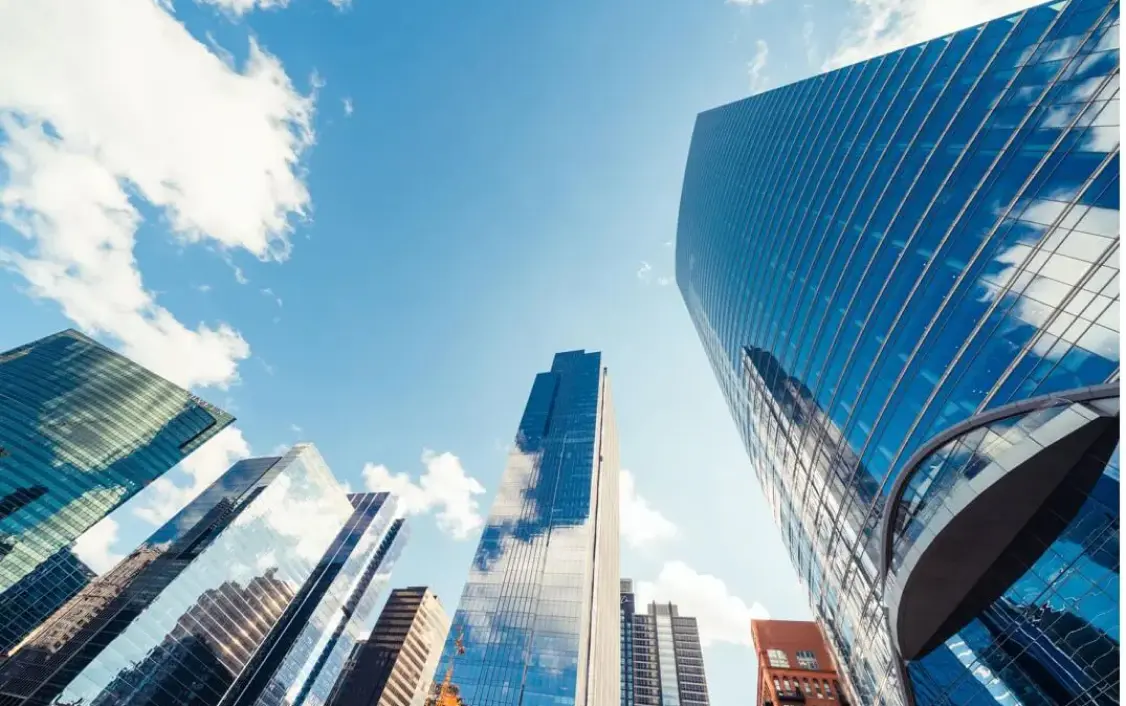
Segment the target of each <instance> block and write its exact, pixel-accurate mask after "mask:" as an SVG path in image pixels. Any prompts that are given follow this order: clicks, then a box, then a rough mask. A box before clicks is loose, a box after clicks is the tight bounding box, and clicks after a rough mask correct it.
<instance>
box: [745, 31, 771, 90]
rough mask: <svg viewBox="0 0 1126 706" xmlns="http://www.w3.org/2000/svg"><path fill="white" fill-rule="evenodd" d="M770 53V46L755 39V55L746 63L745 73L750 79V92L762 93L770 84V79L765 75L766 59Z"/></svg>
mask: <svg viewBox="0 0 1126 706" xmlns="http://www.w3.org/2000/svg"><path fill="white" fill-rule="evenodd" d="M769 55H770V47H769V46H768V45H767V43H766V42H765V41H763V40H761V39H757V40H755V55H754V57H753V58H752V59H751V62H750V63H749V64H747V75H748V76H749V77H750V79H751V94H752V95H753V94H755V93H762V92H763V91H765V90H766V89H767V88H768V87H769V86H770V79H769V78H767V76H766V60H767V57H768V56H769Z"/></svg>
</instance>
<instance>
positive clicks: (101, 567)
mask: <svg viewBox="0 0 1126 706" xmlns="http://www.w3.org/2000/svg"><path fill="white" fill-rule="evenodd" d="M118 529H119V527H118V524H117V521H116V520H114V519H113V518H112V517H104V518H102V519H101V521H99V522H98V523H96V524H95V525H94V526H93V527H91V528H90V529H88V530H86V531H85V532H83V533H82V534H81V535H80V536H79V537H78V539H76V540H74V544H73V545H71V551H73V552H74V554H75V556H77V557H78V558H79V559H81V560H82V561H84V562H85V563H86V565H87V566H89V567H90V568H91V569H93V570H94V571H95V572H96V573H98V574H104V573H105V572H107V571H109V570H110V569H112V568H113V567H114V566H116V565H117V562H119V561H121V560H122V559H123V558H125V555H124V554H118V553H117V552H115V551H113V549H112V547H113V545H114V544H116V543H117V535H118Z"/></svg>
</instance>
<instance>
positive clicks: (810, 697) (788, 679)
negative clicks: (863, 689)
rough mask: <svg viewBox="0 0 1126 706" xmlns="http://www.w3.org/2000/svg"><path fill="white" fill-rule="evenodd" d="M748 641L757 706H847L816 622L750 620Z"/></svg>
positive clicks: (823, 638)
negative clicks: (751, 645)
mask: <svg viewBox="0 0 1126 706" xmlns="http://www.w3.org/2000/svg"><path fill="white" fill-rule="evenodd" d="M751 638H752V640H753V642H754V645H755V655H756V656H757V657H758V686H757V687H756V689H755V693H756V694H758V702H757V703H760V704H765V703H771V704H778V705H779V706H781V705H782V704H794V703H797V704H807V705H808V706H835V705H836V704H840V705H841V706H848V704H849V701H848V697H847V696H846V695H845V694H844V692H842V691H841V685H840V680H839V679H838V678H837V672H836V669H834V667H833V658H832V656H831V655H830V653H829V646H828V645H826V644H825V637H824V636H823V635H822V634H821V628H819V627H818V626H817V623H811V622H806V621H801V620H752V621H751Z"/></svg>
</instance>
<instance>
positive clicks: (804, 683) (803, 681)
mask: <svg viewBox="0 0 1126 706" xmlns="http://www.w3.org/2000/svg"><path fill="white" fill-rule="evenodd" d="M802 687H803V688H804V689H805V693H807V694H808V693H809V680H808V679H802Z"/></svg>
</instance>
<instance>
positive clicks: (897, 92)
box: [794, 51, 922, 448]
mask: <svg viewBox="0 0 1126 706" xmlns="http://www.w3.org/2000/svg"><path fill="white" fill-rule="evenodd" d="M905 56H907V53H906V52H905V51H904V52H900V54H899V57H898V58H897V60H896V64H895V65H894V66H892V68H891V71H890V72H889V73H888V78H887V82H890V80H891V76H892V74H894V72H895V70H896V69H897V68H898V67H899V64H900V62H901V61H903V58H904V57H905ZM921 57H922V52H920V53H919V55H918V56H916V57H915V58H914V59H913V60H912V65H911V67H910V68H908V69H907V71H906V73H905V74H904V75H903V77H902V79H900V83H899V85H898V86H897V87H895V89H894V90H895V94H894V95H893V96H891V99H890V100H888V101H887V103H886V108H885V110H884V112H883V114H882V115H881V116H880V119H879V122H878V123H876V126H875V128H874V132H878V131H879V129H880V127H881V126H882V125H883V124H884V121H886V120H887V119H888V115H889V113H890V111H891V106H892V105H893V104H894V103H895V101H896V100H897V99H898V97H899V95H900V94H901V93H902V91H903V88H904V86H906V84H907V79H908V78H909V77H910V75H911V72H912V71H913V70H914V67H915V64H916V63H917V62H918V61H919V59H920V58H921ZM887 82H885V85H884V87H881V94H882V92H883V89H884V88H886V87H887V86H888V85H889V84H888V83H887ZM904 115H906V113H905V114H904ZM902 120H903V116H901V117H900V122H901V123H902ZM897 131H898V126H897V127H896V128H895V130H894V131H893V132H892V135H894V134H895V132H897ZM890 145H891V141H890V140H889V141H888V146H886V147H884V149H883V150H882V151H881V153H880V157H879V158H878V159H876V161H875V162H874V163H873V164H875V165H878V164H879V163H880V162H882V161H883V158H884V155H886V153H887V151H888V148H889V147H890ZM874 175H875V170H874V169H873V170H871V171H869V172H868V175H867V178H866V179H865V181H864V185H863V186H862V187H861V189H860V194H861V195H863V194H864V193H865V192H866V191H867V190H868V187H869V185H870V184H871V182H872V178H873V176H874ZM850 183H851V181H850ZM885 189H886V186H885ZM878 205H879V199H877V201H876V203H875V204H874V205H873V211H874V210H875V208H876V207H878ZM840 207H841V203H840V202H839V201H838V204H837V206H836V208H835V209H834V211H833V214H832V216H830V218H831V219H833V218H835V216H836V213H837V212H838V211H839V209H840ZM858 207H859V199H857V202H856V203H854V204H853V206H852V210H851V212H850V214H849V218H848V221H847V222H846V224H845V227H843V228H842V229H841V230H840V234H839V235H838V237H837V239H836V241H835V244H834V245H833V250H832V252H831V253H830V254H829V262H832V261H833V259H834V258H835V257H836V254H837V252H838V250H839V249H840V247H841V245H842V244H843V243H844V242H845V236H846V234H847V233H848V230H849V228H848V223H850V222H851V220H852V217H853V216H854V215H855V213H856V209H857V208H858ZM859 244H860V241H859V240H857V241H856V242H855V243H854V244H853V246H852V249H851V250H850V252H849V256H848V258H847V259H846V260H845V263H844V265H843V266H842V268H841V274H840V276H839V277H838V278H837V282H836V284H835V285H834V287H833V290H832V293H831V295H830V296H829V302H830V304H831V303H832V301H833V300H834V299H835V298H836V295H837V290H838V289H839V288H840V286H841V282H842V281H843V280H844V275H845V273H846V272H847V271H848V267H849V264H850V263H851V262H852V258H853V256H854V255H855V254H856V250H857V248H858V247H859ZM827 274H828V268H825V269H823V270H822V273H821V277H820V278H819V280H818V282H817V284H816V286H815V287H814V290H813V297H814V300H815V301H816V300H817V299H818V298H819V296H820V293H821V291H822V289H823V287H824V285H825V278H826V276H827ZM813 308H814V307H813V306H810V307H809V311H808V312H807V314H806V315H803V316H802V322H803V323H802V324H801V330H800V332H799V333H798V338H797V342H798V345H799V348H800V347H801V344H802V343H803V342H804V341H805V340H806V334H807V332H808V330H809V326H810V324H811V323H812V319H811V318H810V317H809V314H812V313H813ZM828 316H829V307H826V309H825V312H824V313H823V314H822V316H821V317H820V319H819V321H820V323H819V324H818V325H817V333H816V334H815V335H814V337H813V339H812V340H813V341H814V342H816V341H817V340H818V339H819V338H820V336H821V331H822V329H824V327H825V322H826V321H827V319H828ZM831 352H832V351H831V350H830V351H829V353H828V354H827V355H831ZM813 357H814V356H813V354H812V353H811V354H810V357H809V360H808V361H807V363H806V366H805V369H804V371H802V372H801V373H799V374H796V375H794V377H795V378H797V379H799V380H805V379H807V375H808V372H809V367H810V365H812V362H813ZM795 373H798V371H795ZM821 384H823V382H822V383H819V384H818V390H820V388H821ZM811 392H813V393H814V395H815V396H816V391H813V390H811ZM807 433H808V431H807V430H803V431H802V435H801V437H800V440H799V444H798V446H799V447H800V448H803V447H804V444H805V438H806V436H807Z"/></svg>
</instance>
